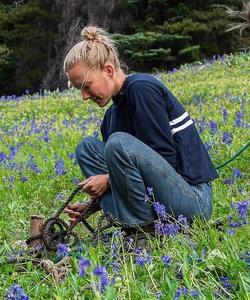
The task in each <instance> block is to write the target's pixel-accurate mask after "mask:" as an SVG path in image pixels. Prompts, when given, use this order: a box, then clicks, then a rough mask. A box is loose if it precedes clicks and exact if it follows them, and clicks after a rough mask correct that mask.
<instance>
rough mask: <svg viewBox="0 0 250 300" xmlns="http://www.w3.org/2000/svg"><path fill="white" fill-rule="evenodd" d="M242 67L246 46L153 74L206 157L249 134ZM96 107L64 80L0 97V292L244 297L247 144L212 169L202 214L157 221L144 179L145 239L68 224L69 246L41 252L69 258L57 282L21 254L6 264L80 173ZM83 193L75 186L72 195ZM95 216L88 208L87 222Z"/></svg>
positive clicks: (226, 152) (248, 262)
mask: <svg viewBox="0 0 250 300" xmlns="http://www.w3.org/2000/svg"><path fill="white" fill-rule="evenodd" d="M249 74H250V54H249V52H240V53H238V54H234V55H232V54H231V55H224V56H216V57H213V58H212V59H211V60H207V61H203V62H196V63H193V64H189V65H183V66H181V67H180V68H179V69H173V70H171V71H169V72H166V73H156V74H155V76H157V77H158V78H160V79H161V80H162V81H163V82H164V84H165V85H166V86H167V87H168V88H169V89H170V90H171V91H172V92H173V93H174V95H175V96H176V97H177V98H178V99H179V100H180V101H181V102H182V103H183V104H184V105H185V108H186V109H187V111H188V113H189V114H190V116H191V118H192V119H193V120H194V122H195V124H196V127H197V129H198V131H199V133H200V135H201V137H202V140H203V142H204V144H205V146H206V148H207V149H208V151H209V153H210V155H211V158H212V160H213V162H214V164H215V166H218V165H220V164H221V163H223V162H225V161H226V160H227V159H229V158H230V157H232V156H233V155H234V154H236V152H237V151H239V150H240V149H241V148H242V147H243V146H244V145H245V144H247V143H248V142H249V137H250V134H249V132H250V131H249V130H250V122H249V121H250V120H249V119H250V118H249V117H250V106H249V101H250V84H249ZM103 115H104V109H101V108H98V107H97V106H95V105H94V104H93V103H92V102H91V101H83V100H82V99H81V94H80V92H79V91H77V90H74V89H70V90H65V91H63V92H59V91H54V92H50V91H44V92H43V93H37V94H33V95H30V94H29V92H28V91H27V92H26V94H25V95H23V96H22V97H17V96H15V95H12V96H2V97H1V98H0V174H1V176H0V180H1V185H0V189H1V190H0V195H1V202H0V241H1V244H0V298H1V299H20V300H21V299H22V300H24V299H36V300H38V299H41V300H42V299H57V300H59V299H106V300H108V299H119V300H124V299H126V300H128V299H131V300H139V299H144V300H145V299H147V300H151V299H152V300H153V299H175V300H177V299H245V300H247V299H250V226H249V212H250V193H249V183H250V178H249V174H250V168H249V165H250V164H249V154H250V148H248V149H246V150H245V151H244V152H242V153H241V155H240V156H238V157H237V158H236V159H235V160H234V161H232V162H230V163H229V164H227V165H226V166H224V167H223V168H220V169H219V170H218V172H219V175H220V177H219V178H218V179H216V180H215V181H214V182H213V195H214V207H213V215H212V218H211V219H210V220H209V221H208V222H204V221H202V220H198V219H197V220H195V221H194V223H193V224H188V222H187V220H186V218H185V216H178V219H177V220H175V221H174V222H170V223H166V222H164V220H165V219H166V213H165V210H164V207H163V206H162V205H161V204H160V199H155V197H154V187H148V188H147V193H146V195H145V201H146V202H148V205H152V206H153V207H154V209H155V211H156V214H157V216H158V219H157V220H156V221H155V231H156V235H155V236H154V237H152V236H148V246H147V247H146V248H143V247H137V246H135V245H134V244H133V240H128V241H126V244H125V243H124V239H123V235H122V233H121V231H120V230H119V228H114V229H113V231H111V233H112V234H107V236H106V237H105V235H104V236H103V239H102V241H99V243H98V244H97V246H93V245H92V243H91V237H90V234H89V233H88V231H86V230H85V229H84V228H83V226H82V225H80V224H79V225H78V226H77V232H78V233H79V234H80V236H81V238H82V239H81V243H80V245H78V246H77V247H76V248H74V249H71V248H70V247H68V246H67V245H65V244H60V245H59V247H58V249H57V251H56V252H55V253H49V254H48V253H47V256H48V257H49V258H50V259H51V260H52V261H53V262H54V263H55V262H58V261H60V259H62V258H63V257H66V256H70V257H71V263H70V270H69V272H68V275H67V276H66V278H65V279H64V280H62V281H59V282H57V281H56V280H55V279H54V278H53V276H52V275H51V274H50V273H46V272H45V271H44V270H43V269H42V268H41V267H40V266H39V264H35V263H33V262H31V261H25V262H21V261H20V262H18V263H14V264H11V263H8V262H7V260H8V258H10V257H13V256H17V255H19V256H20V257H21V256H22V254H23V253H25V251H27V245H26V243H25V240H26V239H27V238H28V237H29V227H30V217H31V215H35V214H39V215H43V216H45V217H46V218H48V217H50V216H52V215H53V214H54V212H55V211H56V210H57V209H58V208H59V207H60V206H61V205H62V204H63V202H64V201H65V200H66V199H67V197H68V196H69V195H70V193H71V191H72V190H73V189H74V188H75V187H76V184H77V183H78V182H80V181H82V180H83V179H84V178H83V177H82V174H81V172H80V168H79V167H78V165H77V163H76V159H75V154H74V151H75V147H76V145H77V144H78V143H79V142H80V141H81V139H82V138H83V137H85V136H87V135H90V136H95V137H96V138H100V139H101V136H100V131H99V126H100V123H101V120H102V117H103ZM145 126H147V120H145ZM197 159H199V157H197ZM87 199H88V196H87V195H86V194H83V193H80V194H79V195H77V196H76V199H74V201H85V200H87ZM63 218H64V220H67V219H66V216H63ZM97 219H98V214H97V215H95V216H91V217H90V223H91V225H92V226H93V227H95V226H96V224H97ZM218 224H219V225H218Z"/></svg>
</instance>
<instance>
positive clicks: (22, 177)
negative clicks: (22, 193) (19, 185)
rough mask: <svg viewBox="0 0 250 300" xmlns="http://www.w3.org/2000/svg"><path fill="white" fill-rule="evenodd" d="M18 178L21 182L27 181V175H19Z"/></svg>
mask: <svg viewBox="0 0 250 300" xmlns="http://www.w3.org/2000/svg"><path fill="white" fill-rule="evenodd" d="M20 180H21V182H25V181H28V179H27V177H26V176H24V175H22V176H21V178H20Z"/></svg>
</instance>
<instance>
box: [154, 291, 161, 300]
mask: <svg viewBox="0 0 250 300" xmlns="http://www.w3.org/2000/svg"><path fill="white" fill-rule="evenodd" d="M162 296H163V294H162V293H161V292H157V293H156V295H155V297H156V299H157V300H159V299H161V297H162Z"/></svg>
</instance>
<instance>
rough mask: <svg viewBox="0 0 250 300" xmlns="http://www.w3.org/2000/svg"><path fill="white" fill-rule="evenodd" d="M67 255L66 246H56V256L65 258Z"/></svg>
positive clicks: (67, 249)
mask: <svg viewBox="0 0 250 300" xmlns="http://www.w3.org/2000/svg"><path fill="white" fill-rule="evenodd" d="M68 254H69V248H68V246H67V245H66V244H62V243H61V244H58V246H57V251H56V255H57V256H58V257H60V258H62V257H64V256H67V255H68Z"/></svg>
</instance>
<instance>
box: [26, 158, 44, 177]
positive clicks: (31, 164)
mask: <svg viewBox="0 0 250 300" xmlns="http://www.w3.org/2000/svg"><path fill="white" fill-rule="evenodd" d="M27 167H28V168H30V169H31V170H32V171H33V172H34V173H36V174H39V173H41V169H40V168H39V167H38V165H37V164H36V163H35V161H34V155H30V156H29V160H28V162H27Z"/></svg>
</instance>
